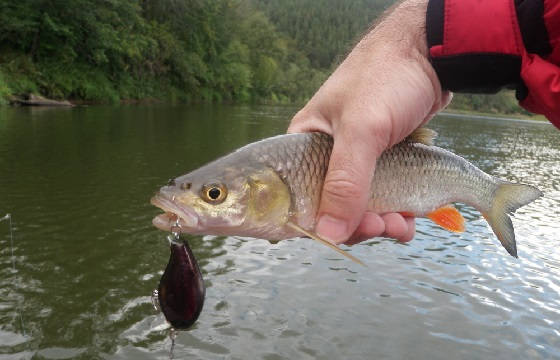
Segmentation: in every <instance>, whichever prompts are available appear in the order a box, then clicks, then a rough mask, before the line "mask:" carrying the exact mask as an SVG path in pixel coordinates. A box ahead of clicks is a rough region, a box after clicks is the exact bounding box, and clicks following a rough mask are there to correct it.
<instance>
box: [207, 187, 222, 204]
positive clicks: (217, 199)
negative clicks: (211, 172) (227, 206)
mask: <svg viewBox="0 0 560 360" xmlns="http://www.w3.org/2000/svg"><path fill="white" fill-rule="evenodd" d="M226 197H227V189H226V187H225V186H224V185H222V184H210V185H204V187H203V188H202V198H203V199H204V201H206V202H207V203H210V204H220V203H222V202H223V201H224V200H225V199H226Z"/></svg>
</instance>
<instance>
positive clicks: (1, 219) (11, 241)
mask: <svg viewBox="0 0 560 360" xmlns="http://www.w3.org/2000/svg"><path fill="white" fill-rule="evenodd" d="M5 220H7V221H8V226H9V227H10V251H11V256H12V271H13V272H14V274H15V273H16V257H15V256H14V231H13V229H12V215H11V214H6V215H4V217H2V218H0V222H2V221H5ZM16 310H17V312H19V322H20V325H21V331H22V333H23V336H25V327H24V325H23V313H22V311H21V309H19V308H16Z"/></svg>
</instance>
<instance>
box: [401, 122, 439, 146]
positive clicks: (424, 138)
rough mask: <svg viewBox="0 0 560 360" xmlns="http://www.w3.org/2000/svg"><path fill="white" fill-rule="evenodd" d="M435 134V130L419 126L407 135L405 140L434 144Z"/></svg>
mask: <svg viewBox="0 0 560 360" xmlns="http://www.w3.org/2000/svg"><path fill="white" fill-rule="evenodd" d="M436 136H437V132H435V131H434V130H432V129H428V128H425V127H420V128H418V129H416V130H414V131H413V132H412V133H411V134H410V135H408V136H407V137H406V139H405V141H408V142H413V143H420V144H424V145H428V146H432V145H434V139H435V138H436Z"/></svg>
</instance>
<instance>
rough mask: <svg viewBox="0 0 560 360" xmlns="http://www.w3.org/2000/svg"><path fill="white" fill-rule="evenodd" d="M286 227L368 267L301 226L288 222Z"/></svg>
mask: <svg viewBox="0 0 560 360" xmlns="http://www.w3.org/2000/svg"><path fill="white" fill-rule="evenodd" d="M286 225H288V226H289V227H290V228H292V229H294V230H296V231H297V232H299V233H301V234H303V235H305V236H307V237H309V238H311V239H313V240H315V241H318V242H320V243H321V244H323V245H326V246H328V247H330V248H331V249H333V250H334V251H336V252H338V253H339V254H341V255H343V256H346V257H347V258H349V259H350V260H352V261H354V262H355V263H358V264H360V265H363V266H366V265H365V264H364V263H363V262H361V261H360V260H359V259H358V258H356V257H354V256H352V255H350V254H348V253H347V252H346V251H344V250H342V249H341V248H339V247H338V246H336V245H333V244H331V243H330V242H328V241H327V240H325V239H321V238H320V237H319V236H318V235H316V234H314V233H311V232H309V231H307V230H305V229H303V228H301V227H300V226H298V225H296V224H294V223H293V222H288V223H287V224H286Z"/></svg>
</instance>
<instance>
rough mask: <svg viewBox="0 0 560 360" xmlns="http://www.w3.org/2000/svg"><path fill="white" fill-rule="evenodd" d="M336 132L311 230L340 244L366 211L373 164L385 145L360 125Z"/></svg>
mask: <svg viewBox="0 0 560 360" xmlns="http://www.w3.org/2000/svg"><path fill="white" fill-rule="evenodd" d="M338 130H340V131H338V132H337V133H336V134H335V136H334V146H333V150H332V153H331V157H330V161H329V168H328V171H327V175H326V177H325V182H324V184H323V190H322V194H321V203H320V205H319V211H318V215H319V218H318V221H317V226H316V228H315V231H316V232H317V234H318V235H319V236H320V237H322V238H324V239H327V240H330V241H331V242H333V243H337V244H340V243H343V242H345V241H346V240H348V238H350V236H351V235H352V234H353V233H354V231H355V230H356V228H357V227H358V225H359V223H360V221H361V219H362V217H363V215H364V213H365V211H366V208H367V203H368V200H369V199H370V197H371V181H372V178H373V172H374V170H375V163H376V160H377V157H378V155H379V154H380V153H381V151H383V149H384V148H385V146H384V145H380V142H379V141H376V137H375V136H372V135H371V132H367V131H366V132H364V126H363V124H362V126H361V127H345V128H340V129H338ZM381 143H386V142H381Z"/></svg>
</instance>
